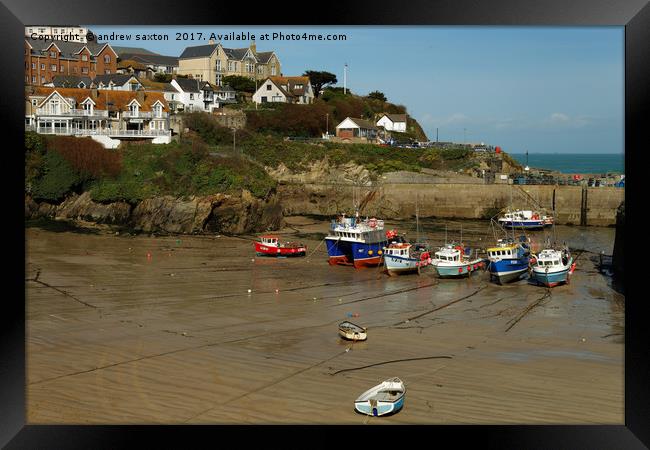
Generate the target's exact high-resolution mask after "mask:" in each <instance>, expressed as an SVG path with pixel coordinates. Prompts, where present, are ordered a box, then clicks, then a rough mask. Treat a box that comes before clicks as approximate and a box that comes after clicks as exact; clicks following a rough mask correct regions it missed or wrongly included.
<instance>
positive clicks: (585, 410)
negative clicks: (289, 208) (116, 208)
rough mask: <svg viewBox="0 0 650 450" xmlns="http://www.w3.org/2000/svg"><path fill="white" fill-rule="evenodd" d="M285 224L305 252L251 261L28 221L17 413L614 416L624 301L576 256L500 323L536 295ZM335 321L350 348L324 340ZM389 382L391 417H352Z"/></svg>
mask: <svg viewBox="0 0 650 450" xmlns="http://www.w3.org/2000/svg"><path fill="white" fill-rule="evenodd" d="M290 224H291V228H288V229H286V230H284V231H283V232H285V233H291V234H294V235H297V236H299V237H301V239H303V240H304V241H305V242H306V243H307V245H308V246H309V252H308V255H309V256H308V257H307V258H301V259H268V258H260V257H255V256H254V251H253V249H252V244H251V243H250V241H248V240H246V239H244V238H235V237H216V236H196V237H171V236H170V237H157V238H153V237H146V236H137V237H125V236H111V235H105V234H99V235H80V234H78V233H70V232H59V233H56V232H51V231H45V230H42V229H37V228H30V229H28V230H27V255H26V257H27V268H26V270H27V278H28V279H32V280H34V279H35V278H36V275H37V274H38V278H37V279H36V281H27V282H26V296H27V299H26V317H27V324H26V326H27V337H26V338H27V347H26V348H27V351H26V358H27V422H28V423H31V424H47V423H71V424H87V423H92V424H99V423H233V424H234V423H250V424H256V423H307V424H313V423H319V424H320V423H332V424H364V423H368V424H384V423H397V424H408V423H418V424H461V423H462V424H516V423H535V424H622V423H624V403H623V401H624V384H623V380H624V365H623V362H624V353H623V351H624V347H623V333H624V329H623V323H624V320H623V318H624V307H623V304H624V301H623V297H622V296H621V295H620V294H618V293H616V292H615V291H613V290H612V289H611V288H610V287H609V285H608V283H607V280H606V279H605V278H604V277H603V276H602V275H601V274H599V273H598V272H597V271H596V270H595V267H594V262H593V261H592V259H590V258H589V257H588V256H587V255H586V254H585V256H583V257H582V258H581V259H580V261H579V265H578V270H577V271H576V273H575V274H574V277H573V279H572V282H571V284H570V285H567V286H560V287H557V288H554V289H553V290H552V295H551V296H550V297H549V298H548V299H545V300H544V301H543V302H542V303H541V304H540V305H539V306H538V307H536V308H535V309H533V310H532V311H531V312H530V313H529V314H527V315H525V316H524V317H523V318H521V320H520V321H519V322H517V323H516V324H515V325H514V326H513V327H512V328H511V329H509V330H508V331H506V329H507V328H508V327H509V325H511V324H512V321H514V320H516V319H517V317H518V316H519V315H520V314H521V313H522V311H523V310H524V309H525V308H526V306H527V305H529V304H531V303H532V302H534V301H536V300H537V299H539V298H540V297H541V296H543V295H544V293H545V290H544V289H543V288H539V287H536V286H532V285H528V284H526V283H525V282H520V283H518V284H515V285H509V286H504V287H500V286H495V285H492V284H490V283H488V281H487V277H485V276H484V275H483V274H481V275H478V276H474V277H473V278H471V279H469V280H438V279H436V278H435V277H434V276H433V274H432V272H428V273H426V274H423V275H421V276H419V277H418V276H417V275H415V276H402V277H386V276H385V275H382V274H381V273H380V272H379V271H378V270H374V269H367V270H357V271H355V270H354V269H351V268H349V267H330V266H328V264H327V262H326V258H325V255H326V252H325V249H324V246H323V245H321V246H320V247H319V248H317V247H318V244H319V242H320V241H319V239H317V238H314V236H315V233H318V232H324V230H325V227H324V224H323V223H322V222H319V221H316V220H314V219H309V218H298V217H296V218H290ZM610 232H611V231H608V232H607V233H610ZM437 233H438V234H437V235H436V236H438V237H439V236H440V234H439V231H438V232H437ZM443 233H444V231H443ZM466 233H467V236H468V240H471V237H470V235H471V230H467V231H466ZM443 236H444V235H443ZM607 236H609V235H607ZM586 239H587V240H590V239H591V236H587V237H586ZM594 239H595V241H598V239H596V238H594ZM599 239H601V241H602V242H606V241H607V237H604V238H603V237H601V238H599ZM314 249H315V250H316V252H315V253H312V250H314ZM148 253H149V254H151V258H148V257H147V254H148ZM248 289H251V291H252V292H251V293H250V294H249V293H248V292H247V291H248ZM276 289H277V290H278V292H277V293H276ZM472 294H473V295H472ZM461 298H464V299H463V300H460V301H457V302H455V303H453V304H451V305H450V306H448V307H445V308H442V309H439V310H437V311H434V312H429V311H431V310H433V309H436V308H439V307H441V306H443V305H445V304H447V303H450V302H454V301H455V300H458V299H461ZM349 314H358V318H354V319H351V320H352V321H353V322H355V323H359V324H361V325H364V326H368V327H369V335H368V336H369V337H368V341H366V342H363V343H356V344H354V345H351V344H350V343H347V342H343V341H341V340H340V339H339V338H338V336H337V333H336V325H337V323H338V322H341V321H343V320H346V319H348V318H349V317H348V315H349ZM416 316H420V317H419V318H417V319H414V318H415V317H416ZM407 320H408V322H407ZM346 350H347V351H346ZM440 356H446V357H449V358H437V359H434V358H432V359H419V360H414V361H404V362H392V363H391V362H389V361H395V360H403V359H415V358H428V357H440ZM381 363H385V364H381ZM363 366H371V367H367V368H361V367H363ZM355 368H358V369H357V370H348V369H355ZM342 370H343V372H339V373H336V374H335V372H337V371H342ZM392 376H399V377H400V378H401V379H402V380H403V381H404V382H405V383H406V385H407V396H406V402H405V406H404V409H403V411H401V412H400V413H398V414H396V415H394V416H391V417H387V418H369V417H366V416H362V415H359V414H356V413H355V412H354V410H353V402H354V399H355V398H356V397H357V396H358V395H359V394H360V393H361V392H363V391H365V390H366V389H368V388H369V387H371V386H373V385H375V384H377V383H379V382H380V381H382V380H383V379H386V378H389V377H392Z"/></svg>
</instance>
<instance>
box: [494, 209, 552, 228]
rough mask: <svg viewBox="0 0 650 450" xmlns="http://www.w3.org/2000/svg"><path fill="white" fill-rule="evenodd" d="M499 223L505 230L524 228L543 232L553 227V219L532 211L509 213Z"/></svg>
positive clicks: (500, 218)
mask: <svg viewBox="0 0 650 450" xmlns="http://www.w3.org/2000/svg"><path fill="white" fill-rule="evenodd" d="M498 222H499V224H500V225H501V226H503V227H504V228H523V229H527V230H541V229H543V228H544V227H548V226H551V225H553V217H552V216H549V215H545V214H542V213H540V212H539V211H531V210H519V209H517V210H515V211H507V212H506V213H505V214H504V215H503V216H501V217H499V219H498Z"/></svg>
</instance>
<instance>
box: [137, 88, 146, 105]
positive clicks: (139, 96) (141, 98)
mask: <svg viewBox="0 0 650 450" xmlns="http://www.w3.org/2000/svg"><path fill="white" fill-rule="evenodd" d="M135 98H136V100H137V101H138V103H140V104H141V105H144V91H143V90H139V91H135Z"/></svg>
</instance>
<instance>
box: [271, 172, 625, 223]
mask: <svg viewBox="0 0 650 450" xmlns="http://www.w3.org/2000/svg"><path fill="white" fill-rule="evenodd" d="M279 193H280V196H281V199H282V200H281V201H282V204H283V207H284V213H285V214H288V215H291V214H318V215H335V214H338V213H340V212H341V211H350V210H351V208H352V205H354V204H355V203H356V204H360V203H362V202H363V200H364V199H367V205H366V207H365V208H364V210H363V214H364V215H376V216H378V217H382V218H386V219H405V218H409V217H413V216H414V215H415V210H416V203H417V207H418V209H419V215H420V217H439V218H455V219H482V218H489V217H490V216H491V215H493V214H494V213H496V211H497V210H499V209H501V208H504V207H507V206H509V205H511V204H512V205H513V206H514V207H515V208H521V209H531V208H532V207H533V200H534V201H535V202H537V203H538V204H540V205H541V206H542V207H544V208H547V209H548V210H549V211H551V210H553V209H555V212H556V220H557V223H558V224H572V225H581V224H582V225H594V226H610V225H612V226H613V225H615V223H616V210H617V208H618V206H619V205H620V204H621V202H622V201H623V199H624V197H625V190H624V189H622V188H613V187H597V188H583V187H580V186H550V185H530V186H517V185H497V184H490V185H477V184H430V183H427V184H421V183H382V184H380V185H377V186H374V187H368V186H362V187H360V186H353V185H345V184H318V183H305V184H290V183H288V184H282V185H281V186H280V187H279Z"/></svg>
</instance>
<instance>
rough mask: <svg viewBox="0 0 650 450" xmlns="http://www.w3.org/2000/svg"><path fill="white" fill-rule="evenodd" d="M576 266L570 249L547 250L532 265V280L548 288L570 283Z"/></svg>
mask: <svg viewBox="0 0 650 450" xmlns="http://www.w3.org/2000/svg"><path fill="white" fill-rule="evenodd" d="M575 267H576V264H575V262H574V261H573V257H572V256H571V253H570V252H569V249H568V247H564V248H562V249H561V250H558V249H553V248H546V249H544V250H542V251H541V252H540V253H539V254H538V255H537V257H536V261H535V263H534V264H533V265H532V278H533V279H534V280H535V281H536V282H537V283H540V284H543V285H544V286H547V287H554V286H557V285H558V284H561V283H568V282H569V277H570V275H571V274H573V271H574V270H575Z"/></svg>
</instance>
